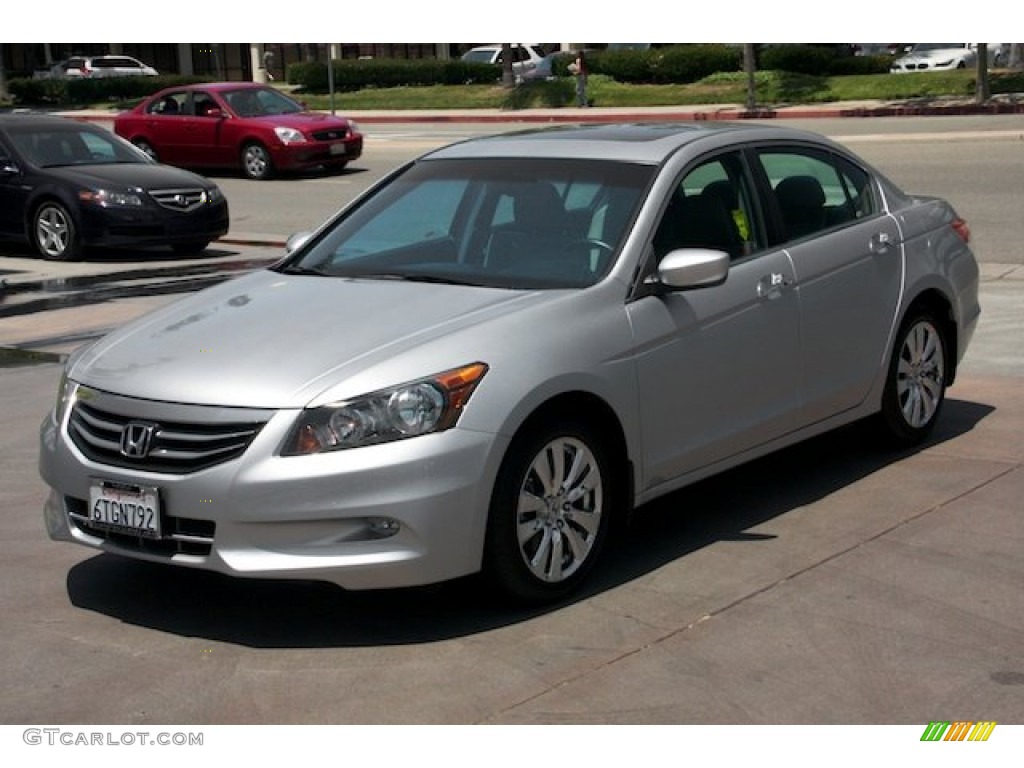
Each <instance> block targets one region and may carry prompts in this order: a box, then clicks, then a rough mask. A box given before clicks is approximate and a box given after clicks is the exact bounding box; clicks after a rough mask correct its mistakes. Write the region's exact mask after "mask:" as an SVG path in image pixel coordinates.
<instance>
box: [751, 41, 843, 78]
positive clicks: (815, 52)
mask: <svg viewBox="0 0 1024 768" xmlns="http://www.w3.org/2000/svg"><path fill="white" fill-rule="evenodd" d="M833 59H835V54H834V53H833V52H832V51H830V50H828V49H827V48H822V47H819V46H815V45H773V46H769V47H767V48H764V49H763V50H762V51H761V55H760V56H759V57H758V67H759V68H760V69H772V70H777V71H779V72H795V73H797V74H801V75H827V74H828V73H829V71H830V69H831V67H832V62H833Z"/></svg>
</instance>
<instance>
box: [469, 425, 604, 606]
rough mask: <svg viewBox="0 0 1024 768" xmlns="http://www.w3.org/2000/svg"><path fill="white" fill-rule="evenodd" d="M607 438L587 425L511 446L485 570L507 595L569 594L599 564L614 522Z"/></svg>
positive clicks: (546, 597) (539, 433)
mask: <svg viewBox="0 0 1024 768" xmlns="http://www.w3.org/2000/svg"><path fill="white" fill-rule="evenodd" d="M608 456H609V454H608V451H607V448H606V446H605V444H604V440H603V439H602V438H601V436H600V434H599V433H598V432H596V431H595V430H594V429H592V428H591V427H589V426H587V425H586V424H584V423H583V422H578V421H575V420H572V421H569V420H566V421H562V422H556V423H553V424H548V425H544V426H542V427H539V428H535V429H530V430H528V431H527V432H525V433H523V434H521V435H519V436H517V437H516V439H515V440H514V441H513V443H512V445H511V446H510V447H509V451H508V454H507V455H506V457H505V460H504V462H503V463H502V466H501V469H500V471H499V473H498V479H497V481H496V483H495V488H494V493H493V497H492V499H491V507H490V513H489V517H488V527H487V545H486V554H485V557H486V562H485V569H486V570H487V572H488V574H489V575H490V577H491V578H492V580H493V581H494V582H496V584H497V585H498V587H499V588H501V589H502V591H504V592H505V593H506V594H508V595H510V596H511V597H513V598H516V599H518V600H523V601H528V602H543V601H550V600H556V599H559V598H561V597H564V596H565V595H568V594H569V593H570V592H572V591H573V590H574V589H576V588H577V586H578V585H579V584H580V582H582V581H583V579H584V578H585V577H586V575H587V573H588V572H589V571H590V569H591V568H592V567H593V565H594V561H595V560H596V559H597V557H598V554H599V553H600V551H601V548H602V546H603V544H604V540H605V538H606V536H607V532H608V529H609V525H610V522H611V517H612V513H613V510H612V506H613V505H612V503H611V500H612V498H613V497H612V495H611V493H610V486H611V483H612V471H611V465H610V460H609V458H608Z"/></svg>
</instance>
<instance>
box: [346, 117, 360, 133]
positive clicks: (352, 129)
mask: <svg viewBox="0 0 1024 768" xmlns="http://www.w3.org/2000/svg"><path fill="white" fill-rule="evenodd" d="M358 130H359V124H358V123H357V122H356V121H355V120H349V121H348V132H349V133H356V132H357V131H358Z"/></svg>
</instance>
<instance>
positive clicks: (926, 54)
mask: <svg viewBox="0 0 1024 768" xmlns="http://www.w3.org/2000/svg"><path fill="white" fill-rule="evenodd" d="M965 53H966V51H965V50H964V49H962V48H935V49H933V50H931V51H920V52H918V53H908V54H906V55H904V56H900V58H899V59H897V61H899V62H900V63H903V62H910V61H945V60H946V59H952V58H956V57H957V56H962V55H963V54H965Z"/></svg>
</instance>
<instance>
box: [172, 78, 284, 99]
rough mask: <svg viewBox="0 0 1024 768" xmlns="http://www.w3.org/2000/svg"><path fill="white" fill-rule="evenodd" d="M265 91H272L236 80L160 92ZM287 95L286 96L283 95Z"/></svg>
mask: <svg viewBox="0 0 1024 768" xmlns="http://www.w3.org/2000/svg"><path fill="white" fill-rule="evenodd" d="M242 90H250V91H266V90H274V89H272V88H271V86H269V85H263V83H250V82H246V81H244V80H238V81H235V82H222V83H187V84H185V85H173V86H170V87H169V88H164V89H162V90H161V91H160V93H163V92H164V91H242ZM284 95H286V96H287V95H288V94H284Z"/></svg>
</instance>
